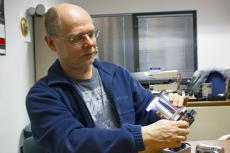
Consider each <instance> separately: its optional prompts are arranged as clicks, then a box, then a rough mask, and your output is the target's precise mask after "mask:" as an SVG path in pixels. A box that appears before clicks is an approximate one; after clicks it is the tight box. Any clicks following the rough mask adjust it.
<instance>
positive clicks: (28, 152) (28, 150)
mask: <svg viewBox="0 0 230 153" xmlns="http://www.w3.org/2000/svg"><path fill="white" fill-rule="evenodd" d="M22 150H23V153H44V149H43V148H42V147H41V146H40V145H39V144H38V143H37V142H36V141H35V140H34V138H33V137H32V136H31V137H28V138H26V139H25V140H24V142H23V146H22Z"/></svg>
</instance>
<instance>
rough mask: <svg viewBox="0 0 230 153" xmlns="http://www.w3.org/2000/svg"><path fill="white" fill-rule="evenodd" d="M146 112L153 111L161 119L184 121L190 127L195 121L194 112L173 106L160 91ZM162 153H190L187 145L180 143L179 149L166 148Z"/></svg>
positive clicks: (165, 94) (163, 92) (164, 93)
mask: <svg viewBox="0 0 230 153" xmlns="http://www.w3.org/2000/svg"><path fill="white" fill-rule="evenodd" d="M146 110H147V111H150V110H152V111H154V112H156V114H157V115H158V116H159V117H160V118H161V119H167V120H173V121H179V120H184V121H187V122H188V123H189V125H191V124H192V123H193V122H194V120H195V115H196V111H195V110H193V109H191V110H187V108H186V107H184V106H182V107H176V106H174V105H173V104H172V103H171V102H170V100H169V98H168V96H167V93H166V92H165V91H162V92H161V93H160V94H159V95H158V96H156V97H155V98H154V99H153V100H152V101H151V102H150V103H149V105H148V107H147V108H146ZM162 152H163V153H190V152H191V146H190V144H188V143H181V146H180V147H179V148H166V149H164V150H163V151H162Z"/></svg>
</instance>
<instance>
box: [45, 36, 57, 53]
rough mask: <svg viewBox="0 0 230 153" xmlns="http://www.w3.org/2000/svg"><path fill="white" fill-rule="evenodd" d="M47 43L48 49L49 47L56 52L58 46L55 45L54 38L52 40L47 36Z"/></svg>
mask: <svg viewBox="0 0 230 153" xmlns="http://www.w3.org/2000/svg"><path fill="white" fill-rule="evenodd" d="M45 41H46V44H47V45H48V47H49V48H50V49H51V50H52V51H54V52H56V46H55V44H54V40H53V38H52V37H51V36H48V35H46V36H45Z"/></svg>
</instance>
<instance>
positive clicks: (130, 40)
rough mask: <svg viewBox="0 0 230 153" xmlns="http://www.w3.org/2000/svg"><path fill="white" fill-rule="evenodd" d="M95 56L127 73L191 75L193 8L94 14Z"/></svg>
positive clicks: (194, 46) (194, 58)
mask: <svg viewBox="0 0 230 153" xmlns="http://www.w3.org/2000/svg"><path fill="white" fill-rule="evenodd" d="M93 19H94V22H95V25H96V26H97V27H98V29H99V30H100V31H101V33H100V37H99V39H98V48H99V59H102V60H109V61H112V62H113V63H115V64H120V65H122V66H125V67H126V68H127V69H129V70H130V71H131V72H139V71H148V70H149V69H150V68H151V67H160V68H161V69H162V70H172V69H177V70H179V71H180V72H181V74H182V77H184V78H187V77H191V76H192V74H193V73H194V71H195V70H196V69H197V44H196V39H197V38H196V33H197V31H196V11H180V12H160V13H135V14H119V15H103V16H100V15H97V16H94V17H93Z"/></svg>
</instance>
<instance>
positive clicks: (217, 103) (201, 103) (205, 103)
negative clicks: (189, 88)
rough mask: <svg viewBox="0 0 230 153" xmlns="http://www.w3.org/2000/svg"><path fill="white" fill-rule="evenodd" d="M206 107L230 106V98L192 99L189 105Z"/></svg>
mask: <svg viewBox="0 0 230 153" xmlns="http://www.w3.org/2000/svg"><path fill="white" fill-rule="evenodd" d="M194 106H195V107H204V106H205V107H206V106H230V99H227V100H225V101H191V102H188V107H194Z"/></svg>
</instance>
